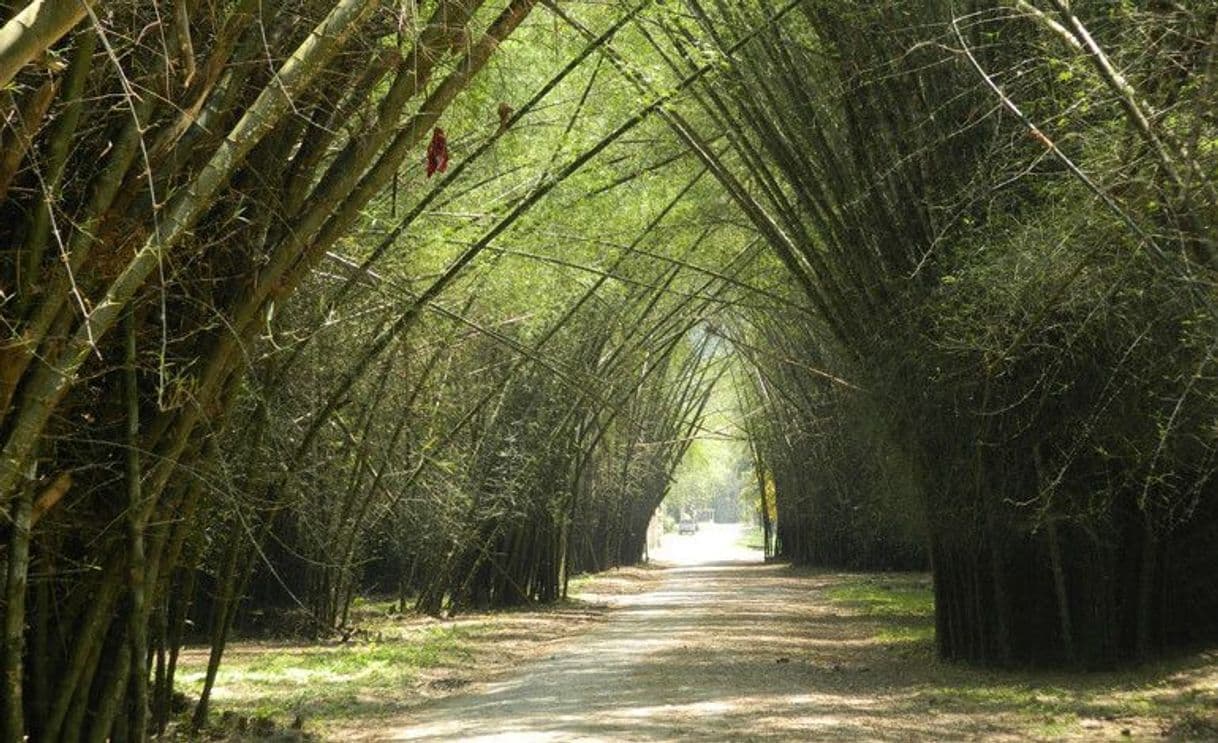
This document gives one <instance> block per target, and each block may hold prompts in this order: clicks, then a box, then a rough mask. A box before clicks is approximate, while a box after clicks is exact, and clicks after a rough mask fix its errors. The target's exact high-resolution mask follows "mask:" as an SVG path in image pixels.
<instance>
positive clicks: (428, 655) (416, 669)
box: [178, 626, 481, 730]
mask: <svg viewBox="0 0 1218 743" xmlns="http://www.w3.org/2000/svg"><path fill="white" fill-rule="evenodd" d="M480 629H481V628H480V627H473V628H471V627H468V626H466V627H442V626H438V627H426V628H422V629H420V630H418V631H415V632H411V633H409V634H408V635H407V636H404V637H392V638H388V639H385V640H383V641H379V642H368V643H352V644H350V645H340V646H320V645H319V646H267V647H264V648H256V649H255V648H249V647H239V648H238V649H239V652H231V653H229V654H228V655H227V656H226V657H225V659H224V663H223V664H221V666H220V673H219V675H218V677H217V680H216V688H215V690H214V691H213V699H214V705H213V706H214V708H215V709H216V710H217V712H220V711H226V710H231V711H233V712H236V713H238V714H242V715H248V716H259V717H271V718H273V719H276V720H278V721H280V722H281V723H286V722H288V721H290V720H291V719H292V718H293V717H294V716H295V715H297V714H303V715H304V716H305V717H306V718H307V719H308V721H309V727H310V729H319V728H320V729H322V730H324V729H325V728H326V727H327V726H328V725H332V724H335V723H342V722H352V721H359V720H364V719H369V718H375V717H381V716H385V715H388V714H392V713H393V712H394V711H395V707H394V704H393V700H394V699H396V698H398V697H399V696H401V695H395V694H390V693H387V692H390V691H392V690H400V689H404V688H406V687H409V686H411V685H412V684H414V683H415V682H416V680H417V679H418V677H419V675H420V672H421V671H423V670H425V669H429V668H437V667H442V666H447V665H452V664H456V663H459V662H460V661H462V660H465V659H466V658H468V657H469V655H470V651H469V645H470V644H471V643H472V641H473V640H474V639H475V638H476V637H477V635H478V633H479V631H480ZM205 664H206V660H205V657H203V656H199V657H198V659H196V658H194V657H192V658H191V659H190V660H189V661H186V662H184V663H183V664H182V665H181V667H180V669H179V671H178V682H179V686H180V688H181V689H182V690H183V691H184V692H186V693H187V694H189V695H191V696H194V697H196V698H197V696H198V695H199V693H200V692H201V691H202V688H203V677H204V672H205V671H206V665H205Z"/></svg>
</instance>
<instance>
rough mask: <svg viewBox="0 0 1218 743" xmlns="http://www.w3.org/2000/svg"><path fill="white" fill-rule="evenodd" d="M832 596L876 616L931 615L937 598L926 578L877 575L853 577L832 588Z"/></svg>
mask: <svg viewBox="0 0 1218 743" xmlns="http://www.w3.org/2000/svg"><path fill="white" fill-rule="evenodd" d="M828 595H829V600H830V601H833V602H836V603H839V604H844V605H848V606H852V607H854V608H856V609H858V610H859V611H861V612H862V613H864V614H866V615H867V616H873V617H931V616H934V613H935V600H934V596H933V594H932V593H931V589H930V584H929V583H928V582H926V580H925V579H922V578H906V577H902V576H893V577H892V578H889V577H888V576H875V577H859V578H854V579H851V580H849V581H847V582H844V583H842V584H841V585H837V586H833V587H831V588H829V589H828Z"/></svg>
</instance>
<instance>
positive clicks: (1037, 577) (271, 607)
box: [0, 0, 1218, 740]
mask: <svg viewBox="0 0 1218 743" xmlns="http://www.w3.org/2000/svg"><path fill="white" fill-rule="evenodd" d="M953 8H954V13H955V14H954V15H953ZM1216 23H1218V16H1216V15H1215V12H1214V11H1213V9H1207V8H1187V7H1181V6H1177V5H1171V4H1162V3H1134V2H1126V3H1116V4H1114V3H1109V2H1078V3H1076V4H1074V5H1073V6H1071V5H1069V4H1068V3H1066V2H1065V0H1036V2H1032V1H1031V0H1028V1H1025V0H1011V1H1010V2H1000V1H998V0H995V1H994V2H971V3H965V4H955V5H953V4H952V3H948V2H915V1H914V0H886V1H885V2H880V3H862V2H841V1H839V0H786V1H785V2H781V1H780V0H749V1H748V2H726V1H725V0H717V1H716V2H713V3H711V2H706V1H705V0H683V2H672V1H671V0H669V1H668V2H654V3H652V2H647V1H646V0H642V1H641V2H639V3H637V4H633V3H608V4H595V5H591V4H590V5H586V6H585V5H575V4H571V5H568V4H565V3H564V4H559V3H557V2H536V1H535V0H417V1H416V0H403V1H402V2H396V3H388V2H381V3H378V2H375V0H256V1H255V0H238V1H237V2H232V3H225V4H218V5H217V4H207V3H199V2H196V1H195V0H172V1H170V0H161V1H159V2H146V3H128V4H101V3H97V4H89V3H84V2H79V1H78V0H22V1H19V2H0V87H2V90H0V96H3V98H2V100H0V114H2V115H3V130H2V131H0V292H2V294H0V308H2V309H0V315H2V317H3V320H4V323H5V326H6V328H7V333H8V335H7V338H6V341H5V343H4V344H3V346H2V347H0V410H2V411H3V412H2V417H0V437H2V438H3V444H2V445H0V446H2V447H3V448H2V451H0V513H2V514H3V516H4V518H3V523H2V524H0V534H2V535H3V536H2V537H0V539H2V544H3V548H4V549H3V552H2V555H3V557H0V564H2V565H3V566H4V570H5V580H4V586H5V589H4V592H3V595H2V596H0V607H2V608H3V612H2V614H3V617H4V627H3V631H4V644H3V670H4V678H3V710H4V714H3V720H4V726H5V727H4V729H3V731H0V737H4V738H5V739H14V740H15V739H20V737H21V736H22V735H23V734H29V735H30V736H31V737H32V738H33V739H38V740H79V739H81V738H90V739H96V740H102V739H105V738H106V737H107V736H111V737H113V738H115V739H137V740H138V739H142V738H144V737H145V736H146V735H147V734H149V732H150V731H153V732H155V731H158V730H161V729H163V728H164V727H165V725H166V724H167V723H168V716H169V714H170V708H171V697H172V692H173V688H174V673H175V663H176V657H177V652H178V649H179V648H180V647H181V646H182V644H183V642H185V641H187V640H188V639H206V640H207V641H208V642H210V644H211V648H212V656H211V661H212V662H211V664H210V667H209V670H208V679H207V684H206V687H205V689H206V690H205V692H204V694H203V697H202V698H201V699H199V700H195V702H196V703H195V706H194V708H193V721H194V725H196V726H201V725H203V724H205V723H206V720H207V716H208V707H209V691H210V689H211V687H212V685H213V684H214V681H215V678H216V674H217V673H219V672H221V670H220V669H221V667H222V659H223V651H224V648H225V645H226V643H227V641H228V639H229V637H230V635H231V634H232V633H233V632H234V631H240V632H255V631H279V632H282V631H293V632H299V633H304V634H308V635H312V636H323V635H327V634H331V633H339V634H346V633H349V632H350V631H351V630H352V627H351V624H350V620H349V608H350V606H351V605H352V602H353V601H354V599H355V598H356V597H357V596H358V595H359V594H361V593H364V592H369V591H373V592H378V593H381V594H388V595H393V596H394V597H396V598H397V600H398V602H399V608H400V609H401V610H403V611H405V610H408V609H411V608H413V609H416V610H420V611H425V612H430V613H434V614H443V613H452V612H458V611H466V610H470V609H475V608H495V607H503V606H510V605H517V604H522V603H531V602H539V601H552V600H556V599H558V598H560V597H562V596H563V595H565V591H566V585H567V582H568V579H569V577H570V576H571V575H572V574H573V573H576V572H580V571H589V570H601V569H605V568H608V567H611V566H615V565H621V564H631V563H636V562H638V561H640V560H641V559H642V558H643V556H644V554H645V550H646V541H645V540H646V532H647V526H648V522H649V521H650V520H651V518H652V515H653V514H654V513H655V512H656V509H657V508H658V507H659V506H660V504H661V502H662V501H663V500H664V499H665V497H666V496H669V495H670V494H672V495H673V497H672V499H671V501H670V505H671V507H672V510H674V511H675V514H673V515H676V516H679V515H680V513H681V512H682V511H686V512H688V511H695V510H696V511H704V510H716V509H718V510H720V511H722V513H720V515H721V516H724V517H728V516H731V515H733V514H732V513H731V512H732V511H733V510H734V509H733V508H732V507H731V505H730V504H732V503H733V502H734V498H735V496H736V494H737V493H738V492H739V491H741V490H743V491H746V492H748V493H751V497H752V498H755V500H756V501H757V506H756V508H755V511H756V513H757V515H758V516H759V518H760V519H761V520H762V521H763V522H764V526H765V529H766V532H767V539H766V545H767V549H768V548H769V547H770V546H771V545H772V546H773V548H774V550H775V551H776V552H777V553H778V554H779V555H780V556H782V557H785V558H788V559H792V560H796V561H800V562H807V563H814V564H821V565H835V566H847V567H851V568H861V569H865V568H923V567H930V568H931V569H932V570H933V573H934V577H935V592H936V617H937V638H938V643H939V647H940V650H941V652H942V654H943V655H945V656H947V657H951V658H961V659H970V660H978V661H987V662H999V663H1012V662H1013V663H1023V662H1078V663H1086V664H1100V663H1107V662H1112V661H1115V660H1119V659H1122V658H1127V657H1132V656H1138V655H1146V654H1150V653H1153V652H1157V651H1159V650H1161V649H1163V648H1166V647H1170V646H1173V645H1177V644H1180V643H1184V642H1191V641H1195V640H1210V639H1213V638H1214V637H1215V635H1216V634H1218V621H1216V620H1215V617H1218V582H1216V581H1215V579H1214V576H1213V571H1212V566H1213V565H1214V564H1215V563H1216V561H1218V551H1216V550H1218V548H1216V547H1215V545H1218V541H1216V540H1214V539H1213V536H1214V533H1215V529H1216V528H1218V498H1216V497H1215V492H1214V488H1215V485H1214V483H1213V474H1214V470H1215V466H1216V457H1218V429H1215V426H1214V420H1215V417H1216V415H1218V409H1216V408H1218V397H1216V394H1218V389H1216V387H1215V379H1216V376H1215V370H1214V368H1213V364H1214V349H1215V342H1214V340H1213V339H1214V338H1215V337H1216V336H1215V331H1216V330H1218V327H1216V321H1218V315H1216V314H1215V311H1214V297H1213V282H1212V275H1211V274H1212V272H1213V270H1214V268H1215V266H1214V253H1215V243H1214V239H1213V229H1214V220H1215V219H1216V218H1218V189H1216V188H1215V186H1214V182H1213V181H1214V177H1215V165H1216V164H1218V161H1216V158H1218V147H1216V146H1215V142H1218V139H1215V137H1218V128H1216V127H1218V124H1216V122H1215V121H1214V118H1213V112H1212V109H1213V106H1212V103H1213V94H1214V85H1215V82H1216V81H1215V76H1216V75H1218V37H1216V36H1215V32H1214V29H1215V28H1216V27H1218V26H1216ZM733 437H735V438H738V439H739V440H737V441H727V439H730V438H733ZM691 447H692V449H691ZM712 447H717V448H716V449H715V451H716V454H715V455H714V456H710V454H708V452H709V451H710V449H711V448H712ZM691 451H692V454H691ZM687 454H689V455H690V456H687ZM683 460H684V464H682V462H683ZM712 462H713V464H712ZM750 469H751V471H749V470H750ZM678 476H679V477H680V484H678V485H676V486H675V490H674V478H675V477H678ZM770 534H772V537H773V538H772V539H771V538H770V536H769V535H770ZM192 628H193V629H192Z"/></svg>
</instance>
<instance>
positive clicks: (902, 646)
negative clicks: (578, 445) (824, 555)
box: [375, 526, 1218, 741]
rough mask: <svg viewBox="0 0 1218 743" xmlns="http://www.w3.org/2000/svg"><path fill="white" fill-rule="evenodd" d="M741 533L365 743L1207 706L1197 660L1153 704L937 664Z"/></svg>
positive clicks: (768, 735) (1150, 698)
mask: <svg viewBox="0 0 1218 743" xmlns="http://www.w3.org/2000/svg"><path fill="white" fill-rule="evenodd" d="M738 533H739V532H738V529H737V527H731V526H718V527H717V526H711V527H710V528H704V529H703V531H702V532H701V533H700V534H698V535H696V536H692V537H672V538H670V539H669V540H668V541H667V542H666V544H665V546H664V547H663V548H662V549H661V550H659V551H658V552H657V554H656V555H655V557H656V558H657V559H661V560H664V561H666V562H667V563H668V564H669V565H671V567H670V568H668V569H667V570H666V574H665V576H664V579H663V581H662V582H661V583H660V584H659V587H658V589H657V590H653V591H649V592H646V593H641V594H637V595H632V596H622V597H618V599H617V600H618V601H619V602H620V604H619V606H618V608H616V609H615V610H614V611H613V613H612V614H611V616H610V618H609V619H608V620H607V621H606V622H604V623H603V624H600V625H598V626H597V627H596V628H595V629H592V630H591V631H589V632H587V633H586V634H583V635H580V636H579V637H577V638H574V639H573V640H572V641H571V642H569V643H566V644H564V645H563V646H562V649H561V650H559V651H558V652H557V653H556V654H555V655H553V656H551V657H543V658H540V659H538V660H536V661H533V662H530V663H528V664H525V665H523V666H521V667H520V668H519V669H518V670H516V671H515V672H513V673H511V674H510V676H509V677H508V678H506V679H504V680H500V681H496V682H492V683H488V684H484V685H482V686H480V687H473V688H471V689H470V690H469V691H468V692H465V693H459V694H457V695H455V696H452V697H449V698H446V699H442V700H438V701H436V702H434V703H432V704H430V705H425V706H423V707H421V708H419V709H418V710H417V711H415V712H414V713H413V714H412V715H411V716H410V718H409V719H407V720H400V721H399V722H398V723H395V726H394V727H392V728H391V729H386V730H383V731H381V732H379V733H377V734H376V735H375V739H377V740H473V741H549V740H563V741H568V740H699V741H702V740H810V739H814V740H829V739H831V740H843V739H846V740H962V739H986V740H1027V739H1029V738H1031V739H1058V738H1063V737H1070V738H1075V739H1085V740H1095V739H1113V740H1121V739H1124V740H1128V739H1129V738H1130V737H1133V738H1150V737H1158V736H1160V735H1161V734H1162V732H1163V731H1164V725H1166V724H1167V722H1165V721H1168V720H1170V719H1171V717H1172V715H1173V714H1176V715H1177V716H1178V714H1179V710H1177V711H1176V712H1174V713H1173V712H1172V709H1173V708H1171V707H1170V706H1163V708H1162V709H1160V710H1158V711H1155V712H1148V710H1150V709H1151V708H1152V707H1154V706H1156V705H1160V706H1162V705H1170V704H1172V700H1173V699H1175V698H1176V697H1174V696H1171V695H1172V694H1175V693H1176V692H1181V693H1183V690H1184V688H1185V687H1187V686H1192V687H1194V688H1196V687H1198V686H1199V687H1200V688H1201V689H1203V690H1204V689H1206V688H1209V689H1210V691H1209V692H1207V693H1212V692H1213V688H1212V687H1207V684H1210V683H1212V681H1213V679H1214V678H1215V676H1216V675H1218V674H1215V673H1214V666H1213V665H1212V663H1213V659H1212V658H1209V659H1208V660H1207V658H1206V657H1205V656H1201V657H1199V658H1198V659H1197V660H1195V661H1193V662H1190V663H1186V664H1183V665H1178V666H1177V667H1174V668H1171V669H1165V670H1163V672H1162V673H1161V674H1159V675H1157V676H1156V675H1153V674H1152V679H1151V680H1152V681H1155V682H1156V683H1160V684H1162V685H1163V686H1164V687H1166V688H1167V690H1166V691H1165V692H1164V694H1165V695H1166V696H1162V695H1161V696H1158V697H1156V696H1154V695H1155V694H1157V693H1158V692H1157V691H1155V690H1154V689H1157V688H1158V687H1154V688H1152V689H1151V690H1150V691H1147V688H1150V687H1148V686H1147V683H1146V682H1147V678H1146V676H1145V674H1143V675H1142V676H1140V677H1138V678H1127V677H1124V676H1119V675H1109V676H1104V675H1100V676H1079V675H1074V676H1071V675H1062V676H1051V677H1046V676H1031V675H1020V674H1017V673H1008V674H998V675H996V674H994V673H992V672H985V671H979V670H976V669H969V668H964V667H958V666H950V665H946V664H940V663H938V662H936V661H935V660H934V658H933V654H932V653H931V651H930V647H929V643H928V641H927V640H926V637H927V635H926V630H927V626H926V619H925V617H924V616H923V617H921V618H917V619H910V620H902V618H901V617H900V616H895V615H892V614H888V615H886V616H884V617H876V616H872V615H871V613H869V612H866V611H862V610H854V609H851V608H850V607H849V605H846V606H843V604H842V602H841V601H831V600H830V599H829V598H828V596H829V594H830V593H831V592H833V591H835V590H836V591H839V592H840V589H841V586H843V585H846V583H844V581H849V580H855V579H856V578H851V577H849V576H845V577H843V576H842V575H841V574H827V573H826V574H820V573H812V572H806V571H802V572H801V571H793V570H791V569H790V568H785V567H782V566H774V565H764V564H761V563H760V562H758V553H757V552H752V551H748V550H744V549H741V548H740V547H738V546H737V544H736V542H737V537H738ZM892 580H899V578H892ZM905 580H924V579H923V578H922V577H921V576H914V577H912V578H911V577H906V578H905ZM903 622H904V624H903ZM903 626H904V627H905V629H907V630H910V631H909V632H907V633H904V634H903V633H902V631H901V630H902V627H903ZM894 628H895V629H894ZM911 637H916V638H917V639H911ZM1173 685H1174V690H1173V688H1171V687H1173ZM1193 701H1194V702H1195V701H1196V699H1195V692H1194V697H1193ZM1164 710H1166V711H1164Z"/></svg>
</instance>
